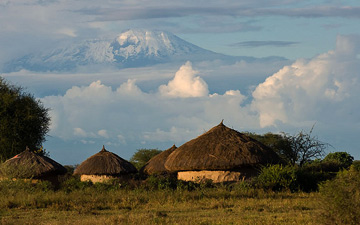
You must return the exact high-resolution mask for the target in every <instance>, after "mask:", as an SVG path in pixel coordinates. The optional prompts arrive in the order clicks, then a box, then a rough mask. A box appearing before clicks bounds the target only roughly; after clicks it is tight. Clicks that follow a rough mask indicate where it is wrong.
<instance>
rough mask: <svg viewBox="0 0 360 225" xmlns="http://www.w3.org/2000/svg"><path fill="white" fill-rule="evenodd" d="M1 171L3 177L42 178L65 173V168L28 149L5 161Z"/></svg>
mask: <svg viewBox="0 0 360 225" xmlns="http://www.w3.org/2000/svg"><path fill="white" fill-rule="evenodd" d="M2 171H3V173H5V174H4V175H14V176H15V177H18V178H30V177H33V178H42V177H45V176H49V175H50V176H51V175H60V174H65V173H66V169H65V167H63V166H62V165H60V164H59V163H57V162H55V161H54V160H52V159H50V158H49V157H46V156H42V155H38V154H35V153H34V152H32V151H30V150H29V148H26V150H25V151H23V152H21V153H20V154H18V155H16V156H14V157H13V158H11V159H8V160H7V161H5V162H4V163H3V164H2ZM6 173H9V174H6ZM10 173H11V174H10Z"/></svg>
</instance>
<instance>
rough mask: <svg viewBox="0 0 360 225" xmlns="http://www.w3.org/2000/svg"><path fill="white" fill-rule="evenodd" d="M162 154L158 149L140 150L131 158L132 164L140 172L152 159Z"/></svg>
mask: <svg viewBox="0 0 360 225" xmlns="http://www.w3.org/2000/svg"><path fill="white" fill-rule="evenodd" d="M160 152H162V151H161V150H158V149H146V148H143V149H138V150H137V151H136V152H135V153H134V155H133V156H132V157H131V159H130V162H131V163H132V164H133V165H134V166H135V167H136V169H137V170H140V169H141V168H142V167H143V166H145V164H146V163H147V162H148V161H149V160H150V159H151V158H152V157H154V156H156V155H157V154H159V153H160Z"/></svg>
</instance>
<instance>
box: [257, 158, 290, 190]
mask: <svg viewBox="0 0 360 225" xmlns="http://www.w3.org/2000/svg"><path fill="white" fill-rule="evenodd" d="M296 171H297V170H296V167H294V166H283V165H279V164H276V165H270V166H266V167H263V168H261V171H260V174H259V176H258V177H257V178H256V186H258V187H260V188H263V189H266V190H273V191H282V190H291V191H294V190H296V188H297V183H296V178H297V177H296Z"/></svg>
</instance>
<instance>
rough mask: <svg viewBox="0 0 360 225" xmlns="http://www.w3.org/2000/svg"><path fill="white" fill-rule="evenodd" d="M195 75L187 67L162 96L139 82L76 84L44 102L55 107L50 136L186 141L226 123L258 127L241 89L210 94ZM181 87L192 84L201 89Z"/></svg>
mask: <svg viewBox="0 0 360 225" xmlns="http://www.w3.org/2000/svg"><path fill="white" fill-rule="evenodd" d="M195 74H196V72H195V71H194V70H193V69H192V66H191V64H190V63H186V64H185V65H183V66H182V67H181V68H180V69H179V70H178V71H177V72H176V74H175V76H174V78H173V79H172V80H171V81H169V84H168V85H167V86H162V87H165V89H166V91H167V92H165V91H164V89H162V90H163V92H161V91H160V88H159V92H150V93H146V92H144V91H142V90H141V89H140V88H139V87H138V86H137V85H136V81H135V80H134V79H129V80H128V81H127V82H124V83H122V84H121V85H119V87H118V88H116V89H115V90H113V89H112V88H111V87H110V86H107V85H105V84H102V82H101V81H100V80H98V81H95V82H92V83H91V84H90V85H89V86H81V87H79V86H73V87H72V88H70V89H69V90H67V91H66V93H65V94H64V95H63V96H61V95H60V96H47V97H44V98H43V99H41V101H42V102H43V103H44V104H45V105H46V107H49V108H51V109H52V110H51V112H50V114H51V117H52V125H51V132H50V134H51V135H52V136H56V137H60V138H62V139H65V140H76V139H77V138H78V137H82V138H83V140H87V139H86V138H88V139H89V140H90V139H101V138H103V139H108V141H109V142H112V143H119V144H128V143H130V142H134V141H135V142H136V141H138V142H141V141H145V142H149V141H176V142H181V141H184V140H186V139H188V138H191V137H193V136H196V135H198V134H199V133H201V132H203V131H204V130H205V129H208V128H210V127H211V126H212V125H213V124H214V121H215V123H219V122H220V121H221V119H225V121H226V122H228V123H238V124H241V126H244V125H247V124H255V123H254V122H253V121H254V120H253V119H254V118H255V117H254V116H252V115H251V116H249V115H248V113H247V110H249V109H248V108H245V107H242V106H241V104H242V103H243V102H244V100H245V99H246V97H245V96H244V95H242V94H241V93H240V91H239V90H229V91H227V92H225V93H224V94H223V95H221V94H216V93H214V94H212V95H209V94H208V89H207V84H206V82H205V81H204V80H203V79H201V78H200V77H199V76H195ZM184 77H185V78H184ZM175 84H182V85H185V86H186V85H190V86H191V87H195V91H194V90H192V89H191V88H189V87H181V88H179V87H178V86H177V85H175ZM194 84H195V85H194ZM174 85H175V86H174ZM171 88H173V89H171ZM174 89H175V90H176V92H173V90H174ZM169 93H176V98H175V95H170V96H171V97H164V95H165V96H168V95H167V94H169ZM195 96H198V97H195ZM239 117H240V118H241V119H240V120H239ZM250 117H251V118H252V119H250ZM80 127H81V128H80ZM100 128H101V129H100ZM69 129H71V131H72V132H69ZM111 134H118V135H115V136H114V137H113V136H112V135H111Z"/></svg>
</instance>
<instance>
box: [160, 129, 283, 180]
mask: <svg viewBox="0 0 360 225" xmlns="http://www.w3.org/2000/svg"><path fill="white" fill-rule="evenodd" d="M280 161H281V160H280V158H279V156H278V155H277V154H276V153H275V152H274V151H273V150H272V149H270V148H269V147H267V146H265V145H263V144H262V143H260V142H258V141H256V140H254V139H252V138H250V137H249V136H247V135H245V134H242V133H240V132H238V131H236V130H233V129H230V128H228V127H226V126H225V125H224V124H223V122H221V123H220V124H219V125H218V126H215V127H213V128H212V129H210V130H209V131H208V132H206V133H204V134H203V135H201V136H199V137H197V138H195V139H193V140H191V141H189V142H187V143H185V144H183V145H182V146H180V147H179V148H177V149H176V150H175V151H174V152H173V153H171V154H170V155H169V156H168V158H167V160H166V162H165V168H166V169H167V170H169V171H170V172H178V179H181V180H186V181H201V180H204V179H211V180H213V182H227V181H238V180H242V179H245V178H248V177H251V176H254V175H256V174H257V172H258V167H259V166H260V165H266V164H272V163H279V162H280Z"/></svg>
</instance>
